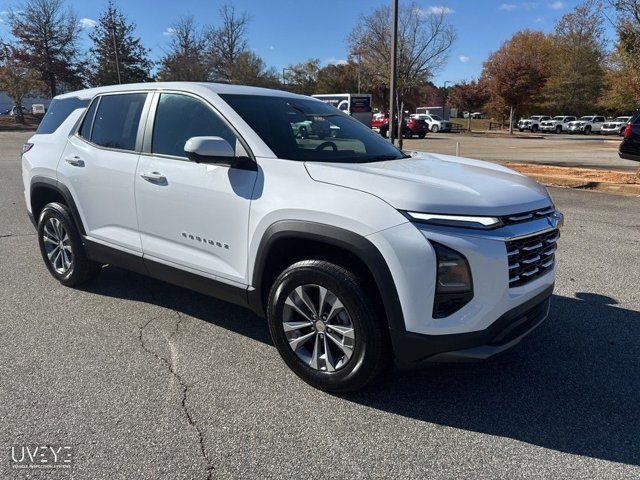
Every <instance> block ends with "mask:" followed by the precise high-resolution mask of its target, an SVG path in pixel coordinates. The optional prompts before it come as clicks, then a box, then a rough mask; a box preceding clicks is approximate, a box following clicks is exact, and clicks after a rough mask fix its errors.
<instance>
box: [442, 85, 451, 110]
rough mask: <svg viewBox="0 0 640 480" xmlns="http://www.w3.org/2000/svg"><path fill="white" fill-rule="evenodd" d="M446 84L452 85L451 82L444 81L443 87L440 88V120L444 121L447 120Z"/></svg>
mask: <svg viewBox="0 0 640 480" xmlns="http://www.w3.org/2000/svg"><path fill="white" fill-rule="evenodd" d="M447 83H451V84H453V82H452V81H451V80H445V81H444V86H443V87H442V118H444V119H445V120H449V119H448V118H447Z"/></svg>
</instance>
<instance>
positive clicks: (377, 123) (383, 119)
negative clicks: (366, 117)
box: [371, 112, 389, 133]
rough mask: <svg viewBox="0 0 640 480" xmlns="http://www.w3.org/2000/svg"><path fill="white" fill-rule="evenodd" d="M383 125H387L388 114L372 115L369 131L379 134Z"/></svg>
mask: <svg viewBox="0 0 640 480" xmlns="http://www.w3.org/2000/svg"><path fill="white" fill-rule="evenodd" d="M385 123H389V112H386V113H374V114H373V119H372V120H371V129H372V130H374V131H376V132H378V133H380V127H382V125H384V124H385Z"/></svg>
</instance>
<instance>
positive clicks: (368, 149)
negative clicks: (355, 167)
mask: <svg viewBox="0 0 640 480" xmlns="http://www.w3.org/2000/svg"><path fill="white" fill-rule="evenodd" d="M220 97H221V98H222V99H223V100H224V101H225V102H227V103H228V104H229V105H230V106H231V107H232V108H233V109H234V110H235V111H236V112H237V113H238V115H240V116H241V117H242V118H243V119H244V120H245V121H246V122H247V123H248V124H249V126H251V128H252V129H253V130H254V131H255V132H256V133H257V134H258V136H259V137H260V138H261V139H262V140H263V141H264V142H265V143H266V144H267V145H268V146H269V148H271V150H273V152H274V153H275V154H276V155H277V156H278V158H285V159H289V160H310V161H321V162H374V161H382V160H396V159H399V158H408V156H407V155H405V154H403V153H402V152H401V151H400V150H398V149H397V148H396V147H394V146H393V145H391V144H390V143H388V142H387V141H386V140H384V139H383V138H382V137H381V136H380V135H378V134H377V133H374V132H373V131H372V130H371V128H369V127H366V126H365V125H364V124H362V123H360V122H359V121H357V120H355V119H353V118H351V117H350V116H348V115H345V114H344V113H342V112H340V111H339V110H338V109H336V108H334V107H332V106H330V105H327V104H326V103H323V102H321V101H319V100H313V99H306V98H290V97H278V96H266V95H233V94H221V95H220Z"/></svg>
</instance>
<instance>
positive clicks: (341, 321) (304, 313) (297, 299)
mask: <svg viewBox="0 0 640 480" xmlns="http://www.w3.org/2000/svg"><path fill="white" fill-rule="evenodd" d="M282 326H283V329H284V334H285V337H286V339H287V342H288V343H289V346H290V347H291V349H292V350H293V351H294V353H295V354H296V355H297V357H298V359H300V360H301V361H302V362H303V363H305V364H306V365H308V366H309V367H311V368H313V369H314V370H320V371H326V372H334V371H336V370H339V369H340V368H342V367H344V366H345V365H346V364H347V363H348V362H349V360H350V359H351V356H352V355H353V352H354V348H355V345H356V337H355V330H354V328H353V323H352V322H351V317H350V316H349V312H347V309H346V308H345V307H344V305H343V304H342V302H341V301H340V299H339V298H338V297H337V295H336V294H335V293H333V292H332V291H330V290H328V289H326V288H325V287H322V286H320V285H315V284H307V285H300V286H298V287H296V288H295V289H294V290H293V291H292V292H291V293H290V294H289V296H288V297H287V300H286V301H285V305H284V311H283V319H282Z"/></svg>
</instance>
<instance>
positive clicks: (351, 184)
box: [306, 153, 551, 215]
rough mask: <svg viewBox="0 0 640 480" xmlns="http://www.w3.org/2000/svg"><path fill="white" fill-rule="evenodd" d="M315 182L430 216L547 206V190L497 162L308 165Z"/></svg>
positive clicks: (427, 159)
mask: <svg viewBox="0 0 640 480" xmlns="http://www.w3.org/2000/svg"><path fill="white" fill-rule="evenodd" d="M306 167H307V171H308V172H309V175H310V176H311V178H313V179H314V180H316V181H318V182H324V183H330V184H333V185H339V186H342V187H346V188H352V189H355V190H361V191H364V192H367V193H370V194H372V195H375V196H377V197H379V198H381V199H382V200H384V201H385V202H387V203H388V204H390V205H391V206H393V207H394V208H397V209H399V210H408V211H415V212H426V213H442V214H461V215H510V214H513V213H522V212H526V211H530V210H536V209H539V208H544V207H547V206H549V205H550V204H551V199H550V198H549V194H548V193H547V190H546V189H545V188H544V187H543V186H541V185H540V184H538V183H536V182H535V181H533V180H531V179H530V178H528V177H526V176H524V175H521V174H519V173H517V172H514V171H513V170H510V169H508V168H506V167H503V166H501V165H496V164H494V163H488V162H482V161H480V160H471V159H467V158H461V157H452V156H447V155H436V154H430V153H416V154H415V156H413V157H412V158H407V159H402V160H391V161H385V162H373V163H360V164H353V163H320V162H306Z"/></svg>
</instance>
